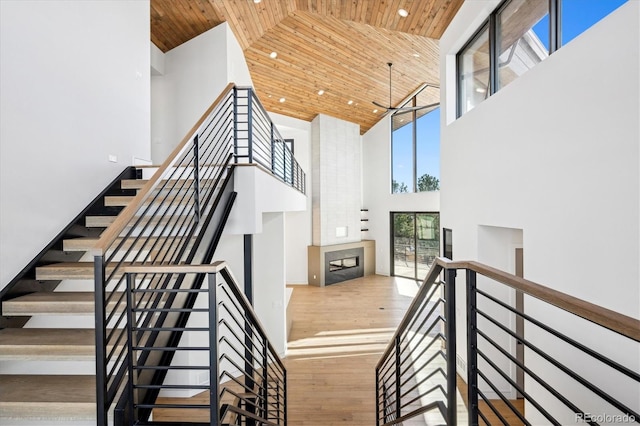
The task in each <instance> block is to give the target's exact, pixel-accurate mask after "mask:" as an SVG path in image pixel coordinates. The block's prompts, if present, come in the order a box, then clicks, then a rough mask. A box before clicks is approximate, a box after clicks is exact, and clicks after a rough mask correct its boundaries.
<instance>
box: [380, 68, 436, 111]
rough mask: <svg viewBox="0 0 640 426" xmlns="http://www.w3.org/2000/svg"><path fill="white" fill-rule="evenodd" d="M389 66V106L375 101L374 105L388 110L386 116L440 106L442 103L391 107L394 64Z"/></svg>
mask: <svg viewBox="0 0 640 426" xmlns="http://www.w3.org/2000/svg"><path fill="white" fill-rule="evenodd" d="M387 65H389V106H385V105H382V104H381V103H378V102H376V101H373V104H374V105H375V106H377V107H379V108H384V109H385V110H386V111H385V112H384V115H387V114H389V113H394V112H409V111H418V110H421V109H426V108H431V107H434V106H438V105H440V102H436V103H433V104H429V105H419V106H406V107H394V106H392V105H391V67H393V63H391V62H387ZM434 87H435V86H434Z"/></svg>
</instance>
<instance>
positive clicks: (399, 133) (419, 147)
mask: <svg viewBox="0 0 640 426" xmlns="http://www.w3.org/2000/svg"><path fill="white" fill-rule="evenodd" d="M438 98H439V89H437V88H434V87H431V86H428V87H427V88H425V89H423V90H422V91H420V92H419V93H418V94H417V95H416V96H414V97H412V98H411V99H410V100H409V101H408V102H407V103H406V104H405V105H404V106H415V107H419V106H425V105H432V104H434V103H435V102H437V99H438ZM391 123H392V124H391V125H392V133H391V146H392V154H391V155H392V164H391V192H392V193H394V194H397V193H402V192H421V191H438V190H439V189H440V107H438V106H433V107H430V108H423V109H417V110H414V111H399V112H396V113H395V114H394V115H393V116H392V118H391Z"/></svg>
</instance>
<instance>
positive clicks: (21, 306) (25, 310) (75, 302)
mask: <svg viewBox="0 0 640 426" xmlns="http://www.w3.org/2000/svg"><path fill="white" fill-rule="evenodd" d="M110 295H111V293H107V297H109V296H110ZM120 297H121V294H120V293H116V294H115V295H114V296H113V297H112V298H111V300H110V302H109V306H111V308H112V309H113V307H114V306H115V303H116V300H119V299H120ZM109 306H108V307H109ZM2 313H3V315H5V316H34V315H93V314H94V313H95V298H94V293H93V292H67V291H56V292H36V293H30V294H25V295H24V296H19V297H16V298H14V299H10V300H5V301H4V302H2Z"/></svg>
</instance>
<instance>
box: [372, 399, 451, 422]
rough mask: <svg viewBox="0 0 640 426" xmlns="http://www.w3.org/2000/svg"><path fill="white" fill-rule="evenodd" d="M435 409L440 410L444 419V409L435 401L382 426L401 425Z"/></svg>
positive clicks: (440, 403)
mask: <svg viewBox="0 0 640 426" xmlns="http://www.w3.org/2000/svg"><path fill="white" fill-rule="evenodd" d="M435 408H437V409H438V410H440V413H441V414H442V415H443V417H445V418H446V408H445V407H444V405H443V404H442V402H440V401H435V402H432V403H430V404H428V405H425V406H424V407H420V408H418V409H417V410H414V411H412V412H411V413H408V414H405V415H403V416H400V417H398V418H396V419H393V420H392V421H390V422H387V423H384V424H383V426H391V425H397V424H398V423H402V422H404V421H407V420H408V419H410V418H412V417H415V416H419V415H420V414H424V413H426V412H428V411H431V410H433V409H435Z"/></svg>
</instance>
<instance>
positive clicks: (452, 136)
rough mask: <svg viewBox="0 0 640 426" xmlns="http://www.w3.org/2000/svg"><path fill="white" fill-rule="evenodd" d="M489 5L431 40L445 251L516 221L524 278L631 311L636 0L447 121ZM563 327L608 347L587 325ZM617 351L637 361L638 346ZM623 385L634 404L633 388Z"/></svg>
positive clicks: (468, 248)
mask: <svg viewBox="0 0 640 426" xmlns="http://www.w3.org/2000/svg"><path fill="white" fill-rule="evenodd" d="M495 3H497V2H495V1H491V2H465V4H464V5H463V7H462V8H461V10H460V12H459V13H458V15H457V16H456V18H455V20H454V23H453V24H452V26H450V27H449V29H448V30H447V32H446V33H445V34H444V35H443V37H442V38H441V40H440V52H441V76H442V77H443V82H444V83H445V84H443V89H442V90H443V93H442V99H443V102H445V104H444V105H443V111H447V114H446V115H445V114H443V118H442V123H443V129H442V133H441V152H442V185H441V188H442V199H441V202H442V217H441V220H442V226H444V227H447V228H451V229H452V230H453V251H454V254H455V257H456V258H457V259H481V258H482V257H483V254H482V253H481V252H480V248H479V241H478V235H479V226H480V225H489V226H498V227H505V228H519V229H522V230H523V234H524V239H523V246H524V253H525V256H524V271H525V278H528V279H530V280H532V281H535V282H539V283H541V284H543V285H546V286H549V287H552V288H555V289H557V290H560V291H563V292H566V293H569V294H571V295H574V296H577V297H579V298H582V299H585V300H587V301H589V302H592V303H595V304H597V305H601V306H604V307H606V308H609V309H612V310H614V311H618V312H621V313H623V314H626V315H629V316H632V317H635V318H640V303H639V301H640V286H639V285H638V283H639V282H640V271H639V262H638V260H639V258H640V248H639V240H640V239H639V235H640V229H639V226H640V211H639V207H640V175H639V168H640V167H639V165H640V159H639V154H640V152H639V142H640V127H639V125H638V117H640V96H639V91H640V87H639V82H640V72H639V71H640V70H639V62H638V55H637V52H638V51H639V50H640V34H639V30H638V28H639V27H640V25H639V20H640V19H639V17H640V10H639V9H640V4H639V3H638V2H635V1H632V2H628V3H627V4H625V5H624V6H622V7H621V8H620V9H619V10H617V11H615V12H613V13H612V14H611V15H609V16H608V17H606V18H605V19H604V20H602V21H601V22H599V23H598V24H596V25H595V26H593V27H592V28H590V29H589V30H588V31H586V32H585V33H583V34H582V35H581V36H579V37H578V38H576V39H574V40H573V41H571V42H570V43H568V44H567V45H566V46H564V47H562V48H561V49H560V50H559V51H557V52H556V53H554V54H553V55H551V56H550V57H549V58H547V59H546V60H544V61H543V62H542V63H540V64H538V65H537V66H536V67H534V68H533V69H532V70H530V71H529V72H527V73H526V74H524V75H523V76H521V77H520V78H519V79H517V80H515V81H514V82H513V83H511V84H510V85H508V86H507V87H505V88H504V89H502V90H501V91H500V92H498V93H497V94H495V95H494V96H492V97H490V98H489V99H487V100H486V101H484V102H482V103H481V104H480V105H478V106H477V107H476V108H474V109H473V110H472V111H470V112H468V113H466V114H465V115H464V116H463V117H461V118H459V119H457V120H455V116H454V115H452V114H453V113H454V111H455V104H454V100H455V66H454V63H455V62H454V55H455V53H456V52H457V51H458V49H459V48H460V47H461V46H462V45H463V43H464V42H465V41H466V40H467V39H468V37H469V35H470V34H471V33H473V31H474V30H475V29H476V28H477V25H478V24H479V22H481V21H482V20H483V18H485V17H486V16H487V13H488V12H489V11H490V10H491V7H490V6H491V5H492V4H495ZM454 120H455V121H454ZM459 301H461V302H463V301H464V300H463V297H460V298H459ZM525 306H526V308H527V309H533V310H534V311H536V310H537V311H538V312H541V308H540V307H539V306H533V303H529V304H528V305H525ZM460 315H462V312H460ZM544 318H548V319H549V320H550V321H552V322H553V323H554V324H555V325H557V326H558V327H559V328H564V327H566V326H567V325H568V324H573V323H572V322H567V321H566V320H565V319H564V317H563V316H562V315H560V314H558V313H545V316H544ZM460 323H461V324H464V322H463V321H461V322H460ZM569 331H570V332H572V333H579V334H581V335H583V336H582V337H585V338H586V339H587V341H589V342H592V343H593V345H594V347H595V348H596V349H602V350H605V351H606V350H608V348H610V346H607V344H604V343H603V342H607V343H609V341H608V340H604V339H605V338H604V337H601V336H600V334H599V333H595V332H594V331H593V328H592V327H585V326H584V325H583V326H581V327H569ZM461 334H462V333H461ZM530 336H532V338H533V337H534V335H533V334H530ZM596 336H597V338H596ZM615 347H620V346H619V345H618V344H616V345H615ZM464 350H465V349H464V346H460V349H459V351H461V353H462V354H464ZM616 352H618V353H620V352H622V354H621V355H620V356H621V357H622V358H624V359H626V361H628V362H629V363H630V365H632V366H634V368H635V370H638V368H640V365H639V361H638V360H639V359H640V354H639V353H638V349H637V346H636V347H635V348H630V349H629V350H626V351H616ZM567 354H568V355H569V356H573V353H572V352H571V351H567V352H566V353H565V354H564V356H566V355H567ZM531 362H532V365H536V366H539V365H540V364H536V363H535V361H534V360H532V361H531ZM572 364H574V363H573V362H572ZM603 377H604V376H603ZM617 389H622V388H621V387H618V388H617ZM622 390H623V392H625V396H624V397H625V398H629V399H630V400H631V401H636V402H637V400H638V399H637V398H638V397H639V395H640V391H639V390H638V389H637V386H636V387H635V388H634V387H627V388H626V389H622ZM567 392H568V393H574V394H575V392H578V393H579V391H576V390H575V389H568V390H567ZM583 393H584V392H583ZM633 398H636V399H635V400H634V399H633ZM551 405H552V404H551V403H550V404H549V406H551ZM636 406H637V404H636ZM589 408H591V409H595V408H597V407H596V406H593V405H592V406H590V407H589ZM593 412H595V411H593ZM564 420H565V421H567V423H566V424H570V423H572V422H573V419H569V418H566V419H564ZM563 424H565V423H564V422H563Z"/></svg>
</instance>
